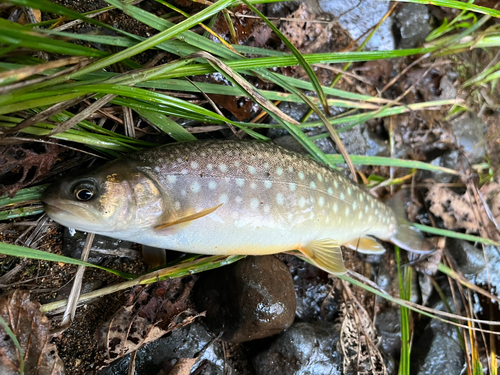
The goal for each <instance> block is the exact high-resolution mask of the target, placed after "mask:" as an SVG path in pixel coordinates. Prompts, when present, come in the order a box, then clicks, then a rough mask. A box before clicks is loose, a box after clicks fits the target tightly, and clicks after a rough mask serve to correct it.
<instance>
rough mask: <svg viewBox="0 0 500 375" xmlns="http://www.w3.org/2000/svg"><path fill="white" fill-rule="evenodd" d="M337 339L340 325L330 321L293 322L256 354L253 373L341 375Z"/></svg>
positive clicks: (340, 358) (273, 374)
mask: <svg viewBox="0 0 500 375" xmlns="http://www.w3.org/2000/svg"><path fill="white" fill-rule="evenodd" d="M339 339H340V331H339V328H338V327H336V326H335V325H334V324H333V323H327V322H315V323H313V324H310V323H295V324H293V325H292V326H291V327H290V328H289V329H287V330H286V331H285V332H283V333H282V334H280V335H279V336H278V338H277V339H276V340H275V341H274V342H273V343H272V344H271V346H270V348H269V349H268V350H266V351H264V352H262V353H260V354H258V355H257V356H256V357H255V359H254V367H255V370H256V374H257V375H283V374H287V375H337V374H339V375H340V374H342V354H341V352H340V351H338V350H337V344H338V342H339Z"/></svg>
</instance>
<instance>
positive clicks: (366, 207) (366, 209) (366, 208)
mask: <svg viewBox="0 0 500 375" xmlns="http://www.w3.org/2000/svg"><path fill="white" fill-rule="evenodd" d="M369 209H370V207H369V206H368V205H365V212H366V213H368V210H369Z"/></svg>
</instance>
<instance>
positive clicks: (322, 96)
mask: <svg viewBox="0 0 500 375" xmlns="http://www.w3.org/2000/svg"><path fill="white" fill-rule="evenodd" d="M242 1H243V3H245V4H246V5H247V6H248V7H249V8H250V9H251V10H252V11H253V12H254V13H255V14H257V15H258V16H259V17H260V18H261V19H262V20H264V22H265V23H267V25H268V26H269V27H270V28H271V29H272V30H273V31H274V33H275V34H276V35H278V37H279V38H280V39H281V41H282V42H283V43H285V45H286V46H287V47H288V48H289V49H290V51H292V53H293V55H294V56H295V57H296V58H297V61H298V62H299V64H300V66H302V67H303V68H304V70H305V71H306V73H307V76H308V77H309V79H310V80H311V82H312V84H313V86H314V89H315V90H316V93H317V94H318V97H319V99H320V101H321V103H322V105H323V110H324V112H325V113H326V114H327V115H330V110H329V109H328V103H327V101H326V95H325V93H324V91H323V88H322V86H321V84H320V83H319V80H318V77H316V74H315V73H314V70H313V69H312V68H311V65H309V63H308V62H307V61H306V59H304V56H302V54H301V53H300V52H299V50H298V49H297V48H296V47H295V46H294V45H293V44H292V42H290V41H289V40H288V38H287V37H286V36H285V35H283V33H282V32H281V31H279V29H278V28H277V27H276V26H274V24H273V23H272V22H271V21H269V20H268V19H267V17H266V16H264V15H263V14H262V13H261V12H259V10H258V9H257V8H255V7H254V6H253V5H252V4H249V3H248V1H246V0H242Z"/></svg>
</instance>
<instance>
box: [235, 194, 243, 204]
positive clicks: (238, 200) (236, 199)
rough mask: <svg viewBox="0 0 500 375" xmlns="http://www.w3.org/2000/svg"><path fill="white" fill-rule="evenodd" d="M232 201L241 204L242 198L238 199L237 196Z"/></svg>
mask: <svg viewBox="0 0 500 375" xmlns="http://www.w3.org/2000/svg"><path fill="white" fill-rule="evenodd" d="M234 201H235V202H236V203H242V202H243V198H242V197H240V196H237V197H236V198H234Z"/></svg>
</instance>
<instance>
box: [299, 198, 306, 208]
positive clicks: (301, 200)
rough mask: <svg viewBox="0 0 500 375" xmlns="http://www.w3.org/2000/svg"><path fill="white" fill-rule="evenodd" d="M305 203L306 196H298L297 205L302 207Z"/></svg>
mask: <svg viewBox="0 0 500 375" xmlns="http://www.w3.org/2000/svg"><path fill="white" fill-rule="evenodd" d="M305 205H306V198H304V197H300V198H299V207H300V208H303V207H304V206H305Z"/></svg>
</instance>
